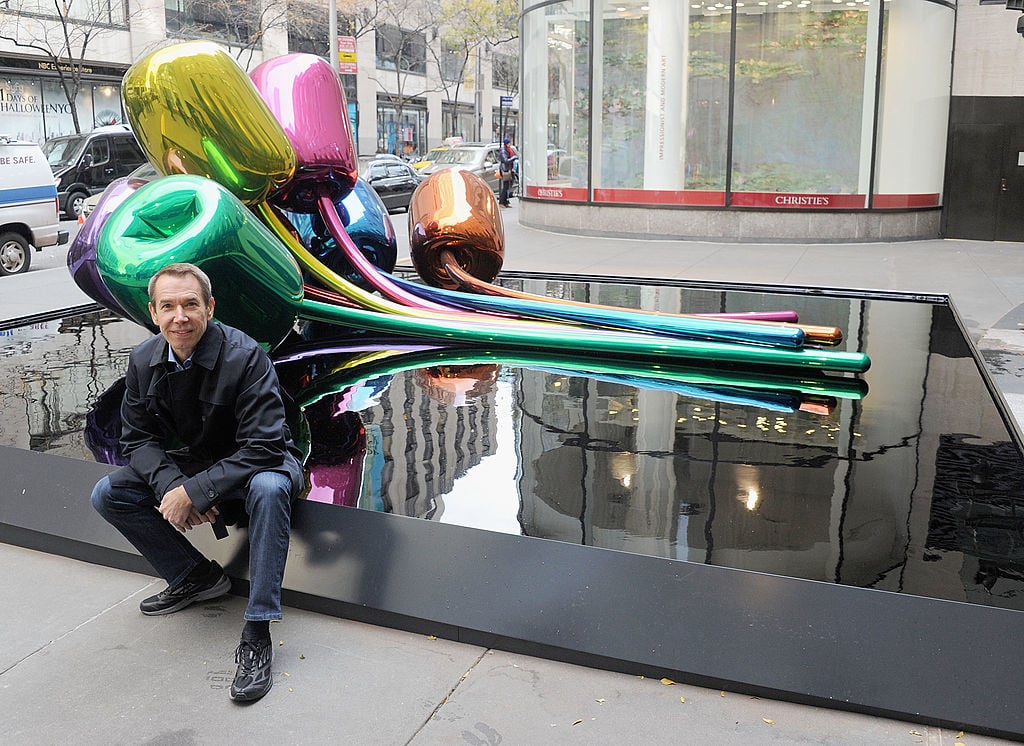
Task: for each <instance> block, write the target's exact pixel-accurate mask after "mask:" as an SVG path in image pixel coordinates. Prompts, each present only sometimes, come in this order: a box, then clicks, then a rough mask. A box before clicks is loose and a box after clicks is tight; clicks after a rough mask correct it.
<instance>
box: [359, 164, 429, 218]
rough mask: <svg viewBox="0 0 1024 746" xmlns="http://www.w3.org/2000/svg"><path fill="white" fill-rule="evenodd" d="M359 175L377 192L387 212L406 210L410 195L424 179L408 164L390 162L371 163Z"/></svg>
mask: <svg viewBox="0 0 1024 746" xmlns="http://www.w3.org/2000/svg"><path fill="white" fill-rule="evenodd" d="M360 174H361V175H362V177H363V178H364V179H365V180H366V183H367V184H369V185H370V186H371V187H373V191H375V192H377V195H378V196H379V197H380V198H381V201H382V202H383V203H384V206H385V207H386V208H388V212H394V211H396V210H408V209H409V200H411V199H412V193H413V192H415V191H416V187H418V186H419V185H420V182H422V181H423V179H424V177H423V176H421V175H420V174H419V173H418V172H417V171H416V170H415V169H414V168H413V167H412V166H410V165H409V164H408V163H402V162H401V161H398V162H395V161H391V160H374V161H371V162H370V164H369V166H367V168H366V170H365V171H362V170H361V171H360Z"/></svg>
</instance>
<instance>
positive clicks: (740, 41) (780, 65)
mask: <svg viewBox="0 0 1024 746" xmlns="http://www.w3.org/2000/svg"><path fill="white" fill-rule="evenodd" d="M869 2H870V3H872V5H869ZM872 7H874V9H875V10H871V8H872ZM878 7H879V2H878V0H851V1H850V2H846V3H844V4H842V5H836V4H832V3H820V2H813V3H812V2H811V0H800V1H799V3H798V4H796V3H792V2H786V1H785V0H784V1H783V2H781V3H778V4H776V3H774V2H773V3H772V4H771V5H755V4H753V3H746V4H745V6H744V7H743V8H740V9H737V19H736V64H735V76H736V93H735V118H734V130H733V157H732V164H731V165H732V185H731V186H732V191H733V197H732V204H734V205H740V206H757V207H864V206H865V205H866V194H867V192H868V189H867V179H868V178H869V174H870V158H865V157H864V154H865V153H870V147H871V134H872V128H873V119H874V100H873V95H874V86H873V81H872V80H871V79H866V76H865V74H866V70H867V68H868V67H870V68H871V69H874V64H873V63H872V64H871V65H866V64H865V59H866V57H867V58H872V57H874V58H875V59H877V57H876V56H874V50H876V49H877V47H876V46H875V44H874V39H877V33H876V34H875V35H874V36H872V35H871V34H870V33H869V31H868V17H869V13H876V12H877V9H878ZM875 28H876V29H877V26H875ZM869 48H870V49H871V50H872V51H869ZM866 89H869V90H868V95H867V96H865V90H866ZM780 192H781V193H789V195H790V196H782V195H780V194H778V193H780ZM740 193H747V194H740ZM807 195H821V196H807ZM827 195H835V198H831V197H829V196H827ZM842 195H852V196H850V197H846V198H845V199H844V198H843V197H842Z"/></svg>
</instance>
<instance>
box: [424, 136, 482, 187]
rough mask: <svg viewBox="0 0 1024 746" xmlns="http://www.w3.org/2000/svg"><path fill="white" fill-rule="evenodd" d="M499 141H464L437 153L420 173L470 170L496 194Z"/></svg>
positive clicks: (425, 174)
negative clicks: (433, 159) (452, 169)
mask: <svg viewBox="0 0 1024 746" xmlns="http://www.w3.org/2000/svg"><path fill="white" fill-rule="evenodd" d="M500 148H501V143H498V142H492V143H466V144H464V145H460V146H458V147H456V148H452V149H451V150H447V151H445V152H444V153H441V154H440V155H438V157H437V160H435V161H434V162H433V164H431V165H429V166H427V167H426V168H424V169H423V170H422V171H421V172H420V173H422V174H423V175H424V176H429V175H430V174H433V173H437V172H438V171H444V170H446V169H450V168H454V169H457V170H459V171H470V172H472V173H474V174H476V175H477V176H479V177H480V178H481V179H483V180H484V181H486V182H487V183H488V184H489V185H490V187H491V189H493V190H494V192H495V193H496V194H497V192H498V191H499V189H500V188H501V181H500V180H499V179H498V175H497V170H498V164H499V163H500V162H501V158H500V157H499V156H498V150H499V149H500Z"/></svg>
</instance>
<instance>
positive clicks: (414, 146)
mask: <svg viewBox="0 0 1024 746" xmlns="http://www.w3.org/2000/svg"><path fill="white" fill-rule="evenodd" d="M419 101H422V99H419ZM426 131H427V111H426V106H425V105H423V104H422V103H420V104H414V105H410V104H409V103H408V102H406V104H405V105H404V106H403V107H402V108H401V110H399V109H398V107H396V106H394V105H393V104H390V103H384V102H381V101H378V103H377V152H378V153H392V154H394V155H401V156H413V155H415V154H417V153H422V152H423V148H422V147H421V144H422V143H423V142H424V136H425V134H426Z"/></svg>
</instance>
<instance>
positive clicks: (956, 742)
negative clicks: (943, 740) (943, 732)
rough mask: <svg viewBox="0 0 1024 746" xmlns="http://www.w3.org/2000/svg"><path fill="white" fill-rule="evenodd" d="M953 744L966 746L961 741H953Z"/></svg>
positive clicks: (954, 745)
mask: <svg viewBox="0 0 1024 746" xmlns="http://www.w3.org/2000/svg"><path fill="white" fill-rule="evenodd" d="M953 746H967V744H966V743H964V742H963V741H953Z"/></svg>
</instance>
